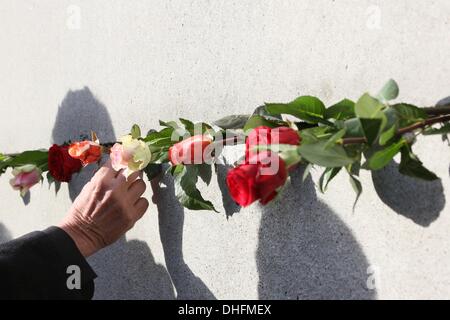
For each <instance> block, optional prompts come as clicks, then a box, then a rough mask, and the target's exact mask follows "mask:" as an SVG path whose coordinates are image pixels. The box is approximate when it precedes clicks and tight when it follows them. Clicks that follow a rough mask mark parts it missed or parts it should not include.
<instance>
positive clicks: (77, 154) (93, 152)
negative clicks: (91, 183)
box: [69, 140, 102, 166]
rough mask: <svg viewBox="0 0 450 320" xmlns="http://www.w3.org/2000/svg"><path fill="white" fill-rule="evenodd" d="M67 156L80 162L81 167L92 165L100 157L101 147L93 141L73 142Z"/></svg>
mask: <svg viewBox="0 0 450 320" xmlns="http://www.w3.org/2000/svg"><path fill="white" fill-rule="evenodd" d="M69 155H70V156H71V157H72V158H75V159H78V160H80V161H81V163H82V164H83V166H87V165H88V164H90V163H94V162H97V161H99V160H100V158H101V157H102V146H101V145H99V144H98V143H97V142H94V141H87V140H86V141H81V142H74V143H72V144H71V145H70V146H69Z"/></svg>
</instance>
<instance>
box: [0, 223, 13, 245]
mask: <svg viewBox="0 0 450 320" xmlns="http://www.w3.org/2000/svg"><path fill="white" fill-rule="evenodd" d="M11 239H12V236H11V233H10V232H9V230H8V229H7V228H6V227H5V225H4V224H3V223H0V244H2V243H4V242H7V241H9V240H11Z"/></svg>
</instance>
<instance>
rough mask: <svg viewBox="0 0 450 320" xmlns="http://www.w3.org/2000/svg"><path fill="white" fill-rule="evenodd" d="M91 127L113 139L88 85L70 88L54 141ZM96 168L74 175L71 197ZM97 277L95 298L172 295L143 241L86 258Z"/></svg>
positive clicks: (122, 243)
mask: <svg viewBox="0 0 450 320" xmlns="http://www.w3.org/2000/svg"><path fill="white" fill-rule="evenodd" d="M91 130H94V131H95V132H96V133H97V135H98V137H99V139H101V141H103V142H113V141H116V137H115V134H114V129H113V126H112V123H111V119H110V116H109V113H108V111H107V109H106V107H105V106H104V105H103V104H102V103H101V102H99V101H98V100H97V99H96V98H95V96H94V95H93V94H92V92H91V91H90V90H89V88H87V87H85V88H83V89H82V90H76V91H69V92H68V93H67V95H66V96H65V98H64V100H63V101H62V103H61V105H60V107H59V109H58V113H57V116H56V121H55V126H54V128H53V134H52V136H53V141H54V143H57V144H62V143H64V142H66V141H68V140H78V139H80V135H81V136H88V137H89V136H90V132H91ZM96 170H97V166H96V165H89V166H88V167H86V168H84V169H83V170H82V171H81V173H79V174H77V175H74V176H73V177H72V180H71V182H70V183H69V194H70V198H71V199H72V201H73V200H74V199H75V198H76V197H77V196H78V194H79V193H80V192H81V189H82V188H83V186H84V185H85V184H86V183H87V182H88V181H89V180H90V179H91V177H92V176H93V175H94V173H95V171H96ZM88 261H89V263H90V264H91V265H92V267H93V269H94V270H95V271H96V273H97V275H98V278H97V279H96V280H95V287H96V289H95V294H94V299H171V298H172V299H173V298H174V291H173V286H172V283H171V281H170V276H169V274H168V273H167V271H166V269H165V268H164V266H162V265H160V264H156V263H155V260H154V258H153V255H152V253H151V250H150V248H149V247H148V245H147V244H146V243H145V242H142V241H137V240H132V241H127V240H126V238H125V237H123V238H121V239H120V240H118V241H117V242H116V243H115V244H113V245H111V246H109V247H108V248H105V249H103V250H101V251H100V252H98V253H96V254H95V255H93V256H92V257H90V258H89V259H88Z"/></svg>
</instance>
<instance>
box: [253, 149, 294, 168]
mask: <svg viewBox="0 0 450 320" xmlns="http://www.w3.org/2000/svg"><path fill="white" fill-rule="evenodd" d="M297 148H298V147H297V146H295V145H291V144H270V145H257V146H255V147H254V148H253V150H252V151H255V152H256V151H260V150H271V151H273V152H277V153H278V155H279V157H280V158H281V159H283V161H284V163H285V164H286V166H287V167H291V166H293V165H294V164H297V163H299V162H300V161H301V157H300V155H299V154H298V151H297Z"/></svg>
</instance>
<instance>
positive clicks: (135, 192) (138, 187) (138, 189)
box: [128, 179, 147, 201]
mask: <svg viewBox="0 0 450 320" xmlns="http://www.w3.org/2000/svg"><path fill="white" fill-rule="evenodd" d="M146 188H147V186H146V184H145V182H144V181H143V180H142V179H137V180H135V181H134V182H133V183H132V184H131V185H130V187H129V188H128V193H129V195H130V199H131V200H132V201H133V200H134V201H136V200H138V199H139V198H140V197H141V196H142V195H143V194H144V192H145V189H146Z"/></svg>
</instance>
